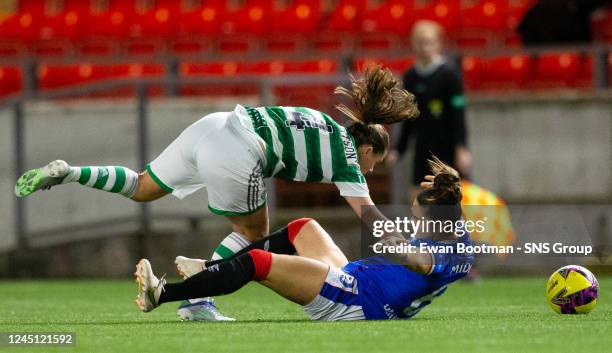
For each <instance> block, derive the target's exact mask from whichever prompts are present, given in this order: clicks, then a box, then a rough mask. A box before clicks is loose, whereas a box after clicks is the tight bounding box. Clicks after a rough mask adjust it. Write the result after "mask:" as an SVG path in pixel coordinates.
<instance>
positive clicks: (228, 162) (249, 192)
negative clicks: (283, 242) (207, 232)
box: [177, 116, 269, 320]
mask: <svg viewBox="0 0 612 353" xmlns="http://www.w3.org/2000/svg"><path fill="white" fill-rule="evenodd" d="M264 159H265V155H264V151H263V150H262V146H261V145H259V142H258V140H257V139H256V138H255V137H254V136H253V135H252V133H245V132H243V131H242V130H240V127H238V126H234V125H232V120H231V116H230V118H229V119H227V121H226V123H225V125H223V126H221V125H219V126H218V127H217V129H216V131H215V133H214V134H211V135H209V136H207V138H206V139H205V140H204V139H201V140H200V141H199V142H198V143H197V144H196V148H195V153H194V160H195V162H196V170H197V173H198V175H199V177H200V179H201V180H202V181H203V183H204V184H206V188H207V191H208V208H209V209H210V211H211V212H212V213H213V214H217V215H221V216H225V217H227V218H228V219H229V221H230V222H231V223H232V230H233V231H232V233H230V234H228V235H227V236H226V237H225V238H224V239H223V240H222V241H221V243H220V244H219V245H218V246H217V247H216V248H215V250H214V253H213V256H212V259H213V260H220V259H225V258H229V257H231V256H233V255H234V254H236V253H237V252H239V251H240V250H241V249H243V248H245V247H247V246H249V244H250V243H251V242H252V241H253V240H256V239H260V238H261V237H263V236H265V235H267V233H268V230H269V228H268V210H267V208H266V190H265V184H264V182H263V165H264ZM197 265H198V264H196V266H197ZM185 272H186V271H185ZM177 314H178V315H179V317H180V318H181V319H183V320H223V319H226V318H225V317H224V316H223V315H220V314H219V312H218V310H217V308H216V307H215V305H214V301H213V300H212V299H211V298H191V299H190V300H188V301H185V302H183V303H181V305H180V307H179V309H178V312H177Z"/></svg>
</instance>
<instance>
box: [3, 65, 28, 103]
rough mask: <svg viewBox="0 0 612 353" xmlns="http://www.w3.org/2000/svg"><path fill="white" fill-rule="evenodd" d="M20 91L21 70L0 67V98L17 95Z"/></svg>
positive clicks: (21, 87) (21, 82)
mask: <svg viewBox="0 0 612 353" xmlns="http://www.w3.org/2000/svg"><path fill="white" fill-rule="evenodd" d="M22 89H23V79H22V77H21V70H20V69H19V68H18V67H11V66H2V67H0V97H3V96H7V95H11V94H15V93H19V92H20V91H21V90H22Z"/></svg>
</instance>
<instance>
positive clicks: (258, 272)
mask: <svg viewBox="0 0 612 353" xmlns="http://www.w3.org/2000/svg"><path fill="white" fill-rule="evenodd" d="M249 255H250V256H251V259H252V260H253V267H254V276H253V279H254V280H256V281H263V280H265V279H266V278H268V274H269V273H270V269H271V268H272V253H270V252H268V251H264V250H260V249H253V250H251V251H249Z"/></svg>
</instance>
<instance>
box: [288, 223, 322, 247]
mask: <svg viewBox="0 0 612 353" xmlns="http://www.w3.org/2000/svg"><path fill="white" fill-rule="evenodd" d="M318 225H319V223H317V221H315V220H314V219H312V218H307V217H306V218H300V219H296V220H294V221H291V222H289V224H287V228H288V236H289V242H291V244H293V242H294V241H295V238H296V237H297V236H298V234H301V233H303V232H302V230H308V229H311V228H313V227H317V226H318Z"/></svg>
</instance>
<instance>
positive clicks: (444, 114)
mask: <svg viewBox="0 0 612 353" xmlns="http://www.w3.org/2000/svg"><path fill="white" fill-rule="evenodd" d="M443 36H444V33H443V30H442V27H440V25H438V24H437V23H435V22H432V21H418V22H417V23H416V24H415V25H414V27H413V30H412V33H411V46H412V52H413V54H414V58H415V65H414V66H413V67H412V68H410V69H409V70H408V71H407V72H406V73H405V74H404V87H405V88H406V89H407V90H408V91H410V92H412V93H414V94H415V96H416V99H417V103H418V107H419V110H420V112H421V115H420V117H419V118H418V119H415V120H414V121H413V122H409V123H408V122H403V123H402V125H401V134H400V137H399V140H398V141H397V143H396V144H395V147H394V149H392V150H391V151H390V152H389V155H388V157H387V163H388V165H389V166H393V165H394V164H395V163H396V162H397V160H398V159H399V158H400V157H401V156H402V154H403V153H404V152H405V150H406V147H407V146H408V142H409V140H410V138H411V135H413V134H414V135H415V138H416V151H415V156H414V163H413V166H414V169H413V178H412V186H411V188H410V190H409V194H410V201H412V199H414V196H415V195H416V194H417V193H418V190H419V186H418V185H419V183H420V182H421V181H422V180H423V177H424V176H425V175H426V174H428V173H429V170H428V167H427V159H428V158H430V157H431V155H432V154H434V155H436V156H438V157H439V158H440V159H441V160H442V161H443V162H445V163H448V164H450V165H452V166H454V167H455V169H457V170H458V171H459V172H460V173H461V174H462V177H464V178H465V177H467V176H468V175H469V170H470V167H471V154H470V152H469V151H468V149H467V137H466V124H465V97H464V95H463V83H462V80H461V74H460V72H459V71H458V69H457V68H455V67H454V66H453V65H451V64H450V63H448V62H447V61H446V59H445V58H444V56H443V55H442V49H443V44H442V42H443Z"/></svg>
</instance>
